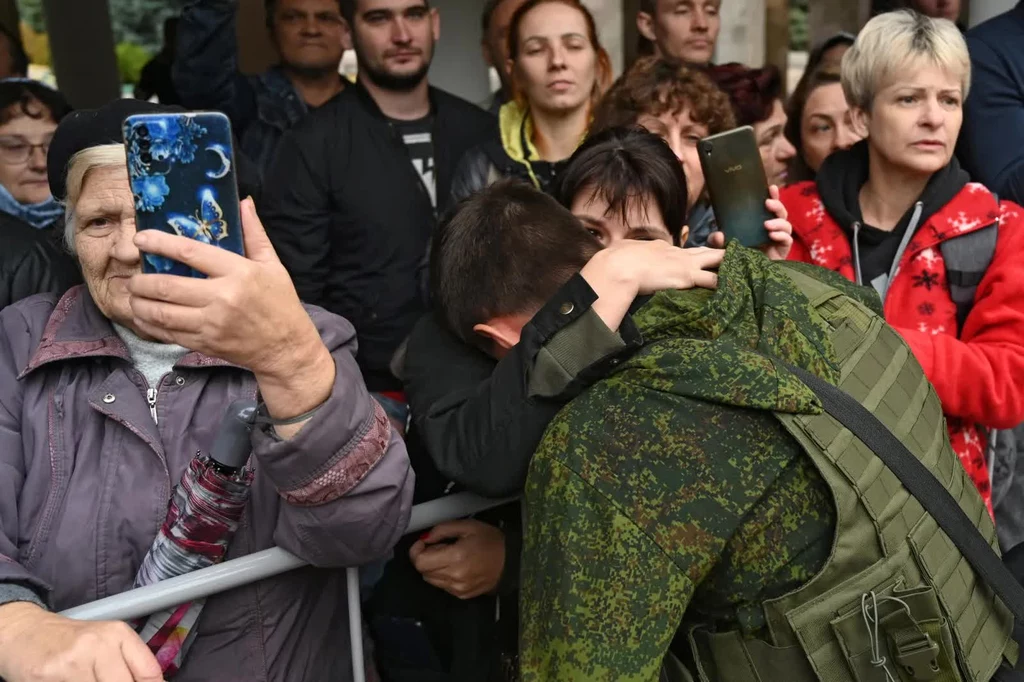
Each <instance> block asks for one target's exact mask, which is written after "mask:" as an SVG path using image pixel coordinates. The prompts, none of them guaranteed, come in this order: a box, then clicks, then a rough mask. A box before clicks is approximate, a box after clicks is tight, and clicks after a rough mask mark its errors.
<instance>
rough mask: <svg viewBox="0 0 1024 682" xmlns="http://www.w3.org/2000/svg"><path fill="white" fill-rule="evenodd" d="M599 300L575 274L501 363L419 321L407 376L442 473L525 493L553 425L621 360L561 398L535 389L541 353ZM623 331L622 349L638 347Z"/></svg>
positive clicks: (583, 376) (603, 363) (485, 491)
mask: <svg viewBox="0 0 1024 682" xmlns="http://www.w3.org/2000/svg"><path fill="white" fill-rule="evenodd" d="M595 300H596V294H594V292H593V290H592V289H591V288H590V286H589V285H587V283H586V281H585V280H584V279H583V278H582V277H580V276H578V275H577V276H576V277H574V278H573V279H572V280H570V281H569V282H568V283H567V284H566V285H565V286H564V287H562V289H561V290H560V291H559V292H558V293H557V294H556V295H555V296H554V297H553V298H552V299H551V301H549V302H548V303H547V304H546V305H545V306H544V308H542V309H541V310H540V312H538V313H537V314H536V315H535V316H534V317H533V319H532V320H530V322H529V323H528V324H527V325H526V326H525V327H524V328H523V332H522V336H521V338H520V342H519V343H518V344H517V345H516V346H515V347H514V348H512V350H511V351H509V353H508V355H506V356H505V357H504V358H502V359H501V361H500V362H497V363H495V361H494V360H492V359H491V358H489V357H487V356H486V355H484V354H483V353H481V352H480V351H477V350H476V349H474V348H471V347H469V346H467V345H466V344H464V343H462V342H461V341H460V340H459V339H458V338H456V337H455V336H454V335H453V334H451V332H449V331H447V329H446V328H444V327H443V326H442V324H441V323H440V322H439V321H438V320H437V319H436V318H435V317H434V316H432V315H429V316H427V317H425V318H423V319H422V320H421V321H420V322H419V324H418V325H417V326H416V327H415V329H414V330H413V332H412V335H411V336H410V337H409V343H408V346H407V348H406V356H405V362H404V366H403V379H404V381H405V387H406V394H407V396H408V398H409V403H410V406H411V408H412V414H413V419H414V420H415V422H416V426H417V429H418V432H419V433H420V436H421V437H422V438H423V440H424V442H425V445H426V447H427V450H428V451H429V452H430V455H431V458H432V459H433V460H434V464H435V465H436V466H437V469H438V470H439V471H440V472H441V473H442V474H444V475H445V476H447V477H449V478H450V479H451V480H453V481H455V482H456V483H458V484H460V485H462V486H464V487H466V488H468V489H469V490H472V491H474V492H476V493H479V494H481V495H485V496H492V497H499V496H503V495H510V494H515V493H517V492H519V491H520V490H521V489H522V487H523V484H524V483H525V481H526V472H527V469H528V468H529V465H530V459H531V458H532V457H533V452H534V450H536V448H537V445H538V444H539V443H540V440H541V436H543V434H544V430H545V429H546V428H547V425H548V422H550V421H551V419H553V418H554V416H555V415H556V414H557V413H558V411H559V410H560V409H561V407H562V406H563V405H564V404H565V402H567V401H568V400H570V399H571V398H572V397H573V395H575V394H576V393H578V392H579V391H580V390H581V389H582V388H583V387H585V386H586V385H589V383H591V382H593V381H594V380H596V379H597V378H599V377H600V376H603V375H604V374H605V373H606V372H607V371H608V369H609V367H610V363H613V362H615V358H613V357H611V356H605V357H601V358H599V359H598V360H597V361H596V362H594V363H591V365H589V366H588V367H587V368H585V369H584V370H583V371H581V372H579V373H578V374H577V376H576V377H575V380H574V381H571V382H569V383H568V384H566V386H565V388H564V390H562V391H561V392H560V393H558V394H556V395H550V396H543V397H542V396H540V395H536V394H535V393H533V392H531V390H530V375H531V372H532V371H533V370H534V367H535V363H536V361H537V358H538V356H539V355H540V354H541V350H542V349H543V348H544V347H545V345H546V344H548V343H549V342H550V341H551V340H552V339H554V338H555V337H556V335H557V334H558V333H559V332H561V331H563V330H565V329H566V328H567V327H569V326H570V325H571V324H572V323H574V322H575V321H576V320H578V319H579V318H581V317H582V316H583V315H585V314H586V313H588V312H589V311H590V308H591V306H592V304H593V302H594V301H595ZM620 334H621V335H622V337H623V339H624V341H625V343H624V344H622V347H623V349H627V348H635V347H636V346H637V345H638V344H639V334H638V333H637V332H636V328H635V327H634V326H633V324H632V321H631V320H630V319H629V318H628V317H627V318H626V319H625V320H624V321H623V326H622V327H621V328H620ZM582 341H583V342H584V343H585V342H586V340H585V339H583V340H582Z"/></svg>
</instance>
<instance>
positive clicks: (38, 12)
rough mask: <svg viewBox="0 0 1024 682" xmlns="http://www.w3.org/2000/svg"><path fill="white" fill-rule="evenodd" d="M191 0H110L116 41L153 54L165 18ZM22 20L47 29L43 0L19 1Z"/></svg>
mask: <svg viewBox="0 0 1024 682" xmlns="http://www.w3.org/2000/svg"><path fill="white" fill-rule="evenodd" d="M187 1H188V0H107V2H108V3H109V5H110V22H111V25H112V27H113V30H114V42H115V43H117V44H118V45H120V44H122V43H131V44H133V45H137V46H139V47H141V48H142V49H143V50H145V51H146V52H148V53H150V54H156V53H157V52H159V51H160V47H161V45H162V44H163V35H162V34H163V23H164V19H166V18H167V17H170V16H177V15H179V14H181V10H182V8H183V7H184V6H185V3H186V2H187ZM18 12H19V14H20V15H21V20H22V21H24V22H25V23H26V24H28V25H29V26H30V27H31V28H32V30H33V31H35V32H36V33H42V32H45V31H46V16H45V14H44V13H43V0H18Z"/></svg>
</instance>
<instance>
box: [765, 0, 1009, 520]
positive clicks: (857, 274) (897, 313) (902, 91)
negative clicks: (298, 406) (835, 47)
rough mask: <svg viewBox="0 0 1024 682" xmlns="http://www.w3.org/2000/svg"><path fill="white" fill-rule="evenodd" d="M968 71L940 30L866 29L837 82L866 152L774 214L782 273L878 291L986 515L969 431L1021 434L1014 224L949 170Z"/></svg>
mask: <svg viewBox="0 0 1024 682" xmlns="http://www.w3.org/2000/svg"><path fill="white" fill-rule="evenodd" d="M970 69H971V67H970V60H969V58H968V54H967V46H966V44H965V43H964V39H963V37H962V36H961V34H960V31H959V30H958V29H957V27H956V26H955V25H954V24H953V23H952V22H950V21H946V20H944V19H932V18H929V17H925V16H923V15H920V14H916V13H914V12H910V11H899V12H890V13H887V14H881V15H879V16H876V17H874V18H873V19H872V20H871V21H869V22H868V23H867V25H866V26H865V27H864V29H863V30H862V31H861V33H860V34H859V35H858V36H857V40H856V42H855V43H854V45H853V47H851V48H850V50H849V51H848V52H847V53H846V55H845V56H844V58H843V63H842V74H841V80H842V86H843V91H844V93H845V94H846V99H847V100H848V101H849V104H850V108H851V112H852V116H853V121H854V125H855V127H856V128H857V129H858V132H859V133H860V134H862V135H864V136H866V138H867V139H865V140H863V141H862V142H859V143H858V144H856V145H854V146H853V147H852V148H850V149H849V150H845V151H837V152H835V153H833V154H832V155H831V156H829V157H828V158H827V159H825V161H824V163H823V164H822V166H821V169H820V170H819V171H818V175H817V178H816V180H815V181H813V182H804V183H799V184H796V185H791V186H790V187H787V188H786V189H785V190H783V192H782V201H783V203H784V204H785V205H786V207H787V208H788V209H789V219H790V221H791V222H792V223H793V239H794V244H793V249H792V251H791V252H790V258H791V259H794V260H803V261H807V262H810V263H815V264H817V265H821V266H824V267H826V268H830V269H832V270H836V271H838V272H840V273H842V274H843V275H845V276H846V277H848V278H850V279H852V280H855V281H857V282H858V283H862V284H865V285H870V286H873V287H874V288H875V289H876V290H877V291H878V293H879V294H880V296H881V297H882V299H883V301H884V304H885V315H886V319H887V320H888V322H889V323H890V324H892V325H893V326H894V327H896V329H897V330H898V331H899V332H900V334H901V335H902V336H903V337H904V338H905V339H906V340H907V342H908V343H909V344H910V347H911V348H912V349H913V351H914V355H915V356H916V357H917V360H918V361H919V362H920V363H921V365H922V366H923V367H924V370H925V373H926V374H927V376H928V378H929V379H930V380H931V382H932V384H934V385H935V388H936V391H937V392H938V395H939V398H940V399H941V400H942V406H943V411H944V412H945V414H946V418H947V425H948V428H949V434H950V439H951V441H952V443H953V447H954V449H955V450H956V451H957V453H958V454H959V455H960V459H961V461H962V462H963V464H964V466H965V467H966V469H967V471H968V473H969V474H970V475H971V478H972V479H973V480H974V482H975V484H976V485H977V486H978V489H979V490H980V491H981V493H982V496H983V497H985V499H986V501H990V481H989V475H988V471H987V466H986V460H985V456H984V453H985V443H986V437H985V429H984V428H982V427H994V428H1009V427H1013V426H1015V425H1016V424H1018V423H1020V422H1021V421H1024V224H1022V220H1024V212H1022V209H1021V208H1020V207H1019V206H1017V205H1016V204H1013V203H1010V202H1006V201H1002V202H1000V201H999V200H998V198H997V197H995V196H994V195H993V194H992V193H991V192H989V191H988V190H987V189H986V188H985V187H984V186H982V185H980V184H977V183H972V182H970V178H969V177H968V176H967V174H966V173H965V172H964V171H962V170H961V169H960V166H959V164H958V163H957V161H956V158H954V156H953V149H954V147H955V145H956V140H957V135H958V134H959V132H960V125H961V123H962V121H963V102H964V98H965V97H966V96H967V90H968V87H969V85H970V76H971V73H970ZM987 255H991V262H989V263H987V267H986V261H987V260H988V258H987V257H986V256H987Z"/></svg>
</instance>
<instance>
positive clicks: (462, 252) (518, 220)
mask: <svg viewBox="0 0 1024 682" xmlns="http://www.w3.org/2000/svg"><path fill="white" fill-rule="evenodd" d="M600 249H601V245H600V244H599V243H598V241H597V240H596V239H595V238H594V237H593V236H592V235H591V234H590V233H589V232H587V231H586V230H585V229H584V228H583V225H582V224H581V223H580V222H579V220H577V219H576V217H575V216H573V215H572V214H571V213H570V212H569V211H568V210H567V209H565V208H563V207H562V206H561V205H559V203H558V202H557V201H555V200H554V199H553V198H551V197H550V196H548V195H546V194H544V193H543V192H541V191H540V190H537V189H536V188H534V187H533V186H532V185H529V184H527V183H524V182H521V181H518V180H501V181H499V182H496V183H494V184H493V185H491V186H490V187H486V188H484V189H482V190H480V191H479V192H477V193H475V194H473V195H471V196H470V197H469V198H467V199H465V200H463V201H462V202H460V203H459V204H458V205H457V206H456V207H455V208H454V209H453V210H452V211H450V212H449V213H448V215H447V216H446V217H445V218H444V219H443V220H442V221H441V224H440V225H439V226H438V228H437V230H436V231H435V232H434V238H433V243H432V245H431V251H430V291H431V295H432V297H433V304H434V308H435V311H436V312H437V313H438V314H439V315H440V317H441V319H443V320H444V322H445V323H446V324H447V325H448V327H449V328H450V329H451V331H452V332H453V333H455V335H456V336H458V337H459V338H460V339H462V340H463V341H465V342H466V343H469V344H472V345H474V346H477V347H480V348H484V349H485V350H487V348H488V347H487V344H486V343H485V342H484V340H483V339H482V338H481V337H480V336H479V335H477V334H476V333H475V332H474V331H473V327H474V326H476V325H477V324H480V323H483V322H486V321H487V320H490V319H493V318H495V317H500V316H504V315H514V314H517V313H529V314H532V313H533V312H534V311H536V310H538V309H539V308H540V307H541V306H542V305H544V303H545V302H546V301H547V300H548V299H550V298H551V297H552V296H554V295H555V293H556V292H557V291H558V289H559V288H561V287H562V285H564V284H565V283H566V282H568V281H569V279H570V278H572V276H573V275H574V274H576V273H577V272H579V271H580V269H582V268H583V266H584V265H586V264H587V261H589V260H590V258H591V257H592V256H593V255H594V254H595V253H597V252H598V251H599V250H600Z"/></svg>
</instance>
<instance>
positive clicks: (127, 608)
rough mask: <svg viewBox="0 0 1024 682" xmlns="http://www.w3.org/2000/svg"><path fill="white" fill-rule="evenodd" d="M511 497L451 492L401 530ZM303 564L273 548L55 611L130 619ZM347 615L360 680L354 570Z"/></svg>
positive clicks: (423, 507)
mask: <svg viewBox="0 0 1024 682" xmlns="http://www.w3.org/2000/svg"><path fill="white" fill-rule="evenodd" d="M515 499H516V498H514V497H508V498H503V499H498V500H496V499H491V498H486V497H480V496H479V495H475V494H473V493H456V494H454V495H448V496H446V497H441V498H438V499H436V500H431V501H430V502H424V503H423V504H418V505H416V506H415V507H413V508H412V514H411V515H410V517H409V525H408V526H407V527H406V530H405V532H406V534H408V533H415V532H417V531H421V530H426V529H428V528H432V527H434V526H436V525H437V524H439V523H442V522H444V521H450V520H452V519H458V518H462V517H465V516H470V515H472V514H476V513H479V512H482V511H485V510H487V509H493V508H494V507H499V506H501V505H503V504H506V503H508V502H512V501H514V500H515ZM305 565H306V562H305V561H303V560H302V559H300V558H298V557H297V556H295V555H294V554H291V553H290V552H286V551H285V550H283V549H281V548H279V547H274V548H272V549H265V550H263V551H262V552H256V553H254V554H250V555H248V556H244V557H241V558H238V559H232V560H231V561H225V562H224V563H222V564H217V565H216V566H210V567H209V568H203V569H200V570H198V571H193V572H192V573H187V574H185V575H180V576H177V577H175V578H170V579H168V580H164V581H161V582H158V583H154V584H152V585H146V586H145V587H138V588H136V589H134V590H128V591H127V592H122V593H121V594H115V595H113V596H110V597H106V598H104V599H98V600H96V601H94V602H90V603H88V604H82V605H81V606H76V607H74V608H72V609H68V610H66V611H62V612H61V615H63V616H67V617H68V618H75V619H77V620H128V621H130V620H135V619H137V618H142V617H144V616H148V615H150V614H153V613H156V612H157V611H162V610H164V609H168V608H171V607H173V606H177V605H178V604H183V603H185V602H188V601H194V600H196V599H202V598H203V597H209V596H210V595H212V594H217V593H218V592H226V591H227V590H231V589H234V588H236V587H241V586H242V585H248V584H250V583H254V582H257V581H260V580H263V579H265V578H270V577H273V576H275V575H278V574H281V573H285V572H287V571H292V570H295V569H296V568H301V567H303V566H305ZM346 578H347V585H348V619H349V632H350V635H351V639H352V642H351V644H352V677H353V679H354V681H355V682H365V679H366V677H365V673H364V670H365V667H364V661H363V625H362V622H363V616H362V612H361V609H360V604H359V568H358V567H352V568H349V569H347V571H346Z"/></svg>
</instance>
